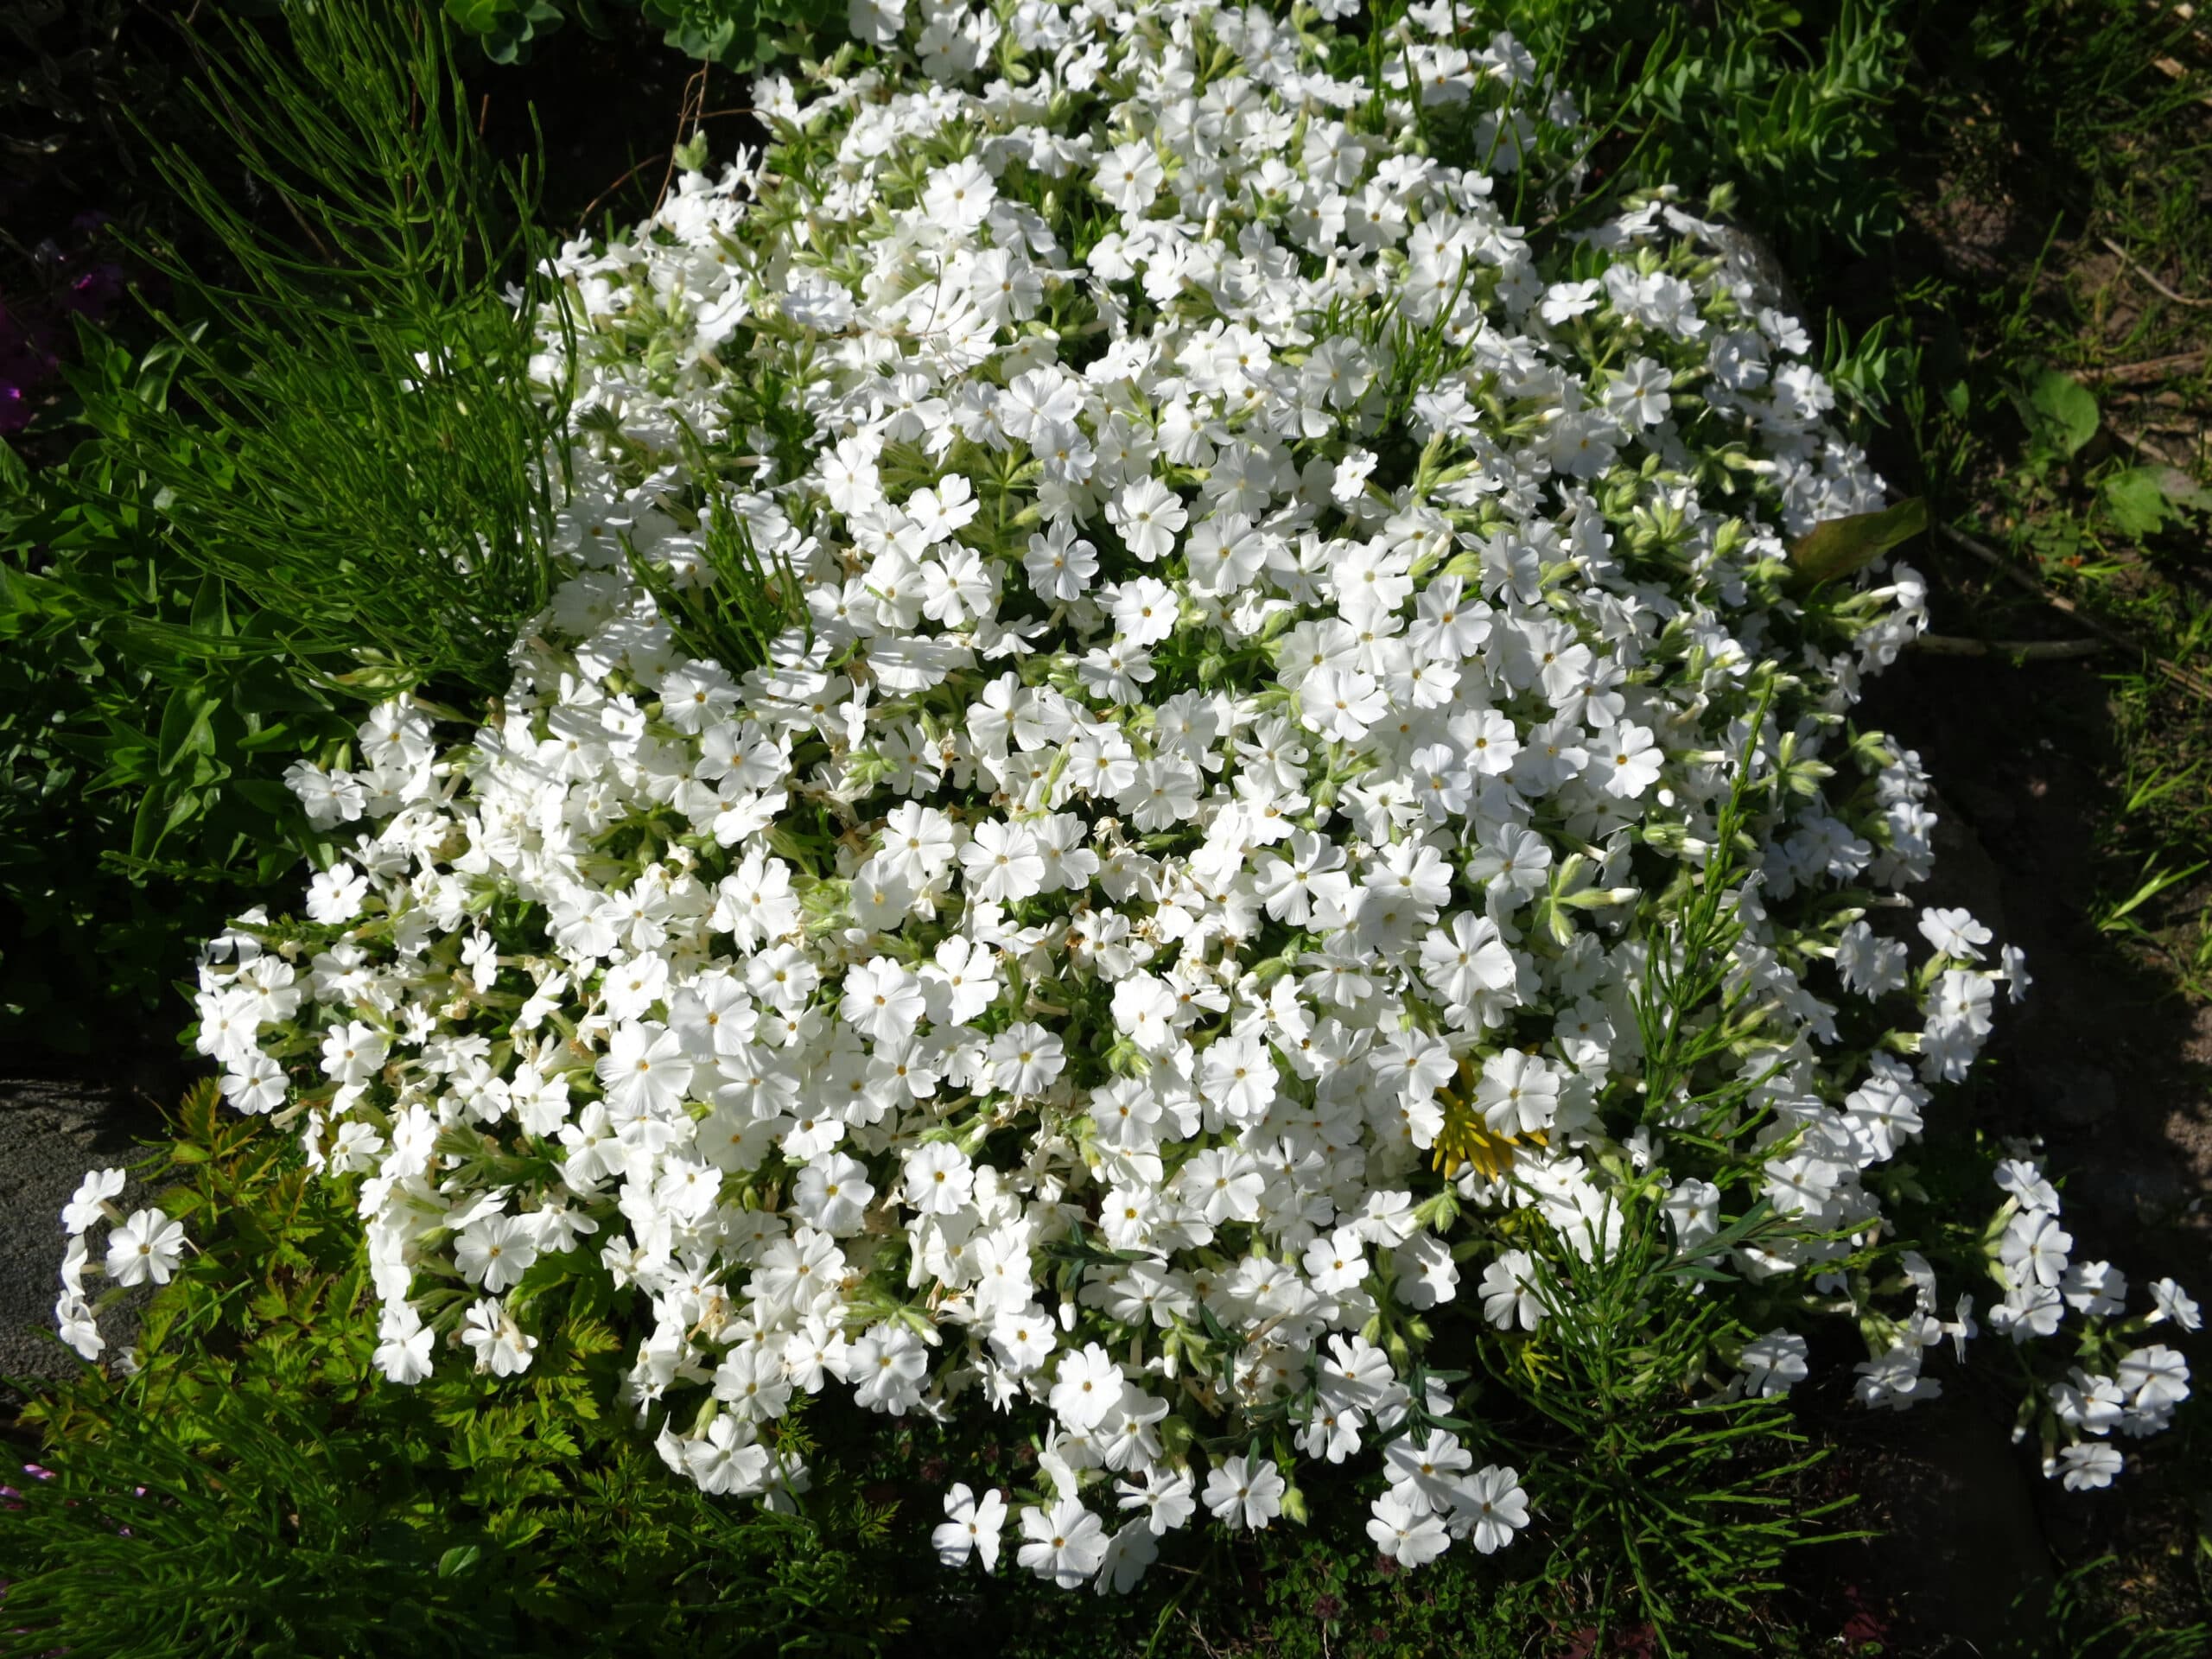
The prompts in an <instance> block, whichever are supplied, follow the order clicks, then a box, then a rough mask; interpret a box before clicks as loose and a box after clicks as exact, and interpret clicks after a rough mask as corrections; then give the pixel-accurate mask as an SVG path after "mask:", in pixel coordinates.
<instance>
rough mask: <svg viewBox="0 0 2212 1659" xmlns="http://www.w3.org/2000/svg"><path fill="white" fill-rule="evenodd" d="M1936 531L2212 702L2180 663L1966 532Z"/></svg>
mask: <svg viewBox="0 0 2212 1659" xmlns="http://www.w3.org/2000/svg"><path fill="white" fill-rule="evenodd" d="M1936 529H1937V530H1938V531H1941V532H1942V536H1943V538H1944V539H1945V540H1946V541H1948V542H1950V543H1952V544H1953V545H1955V546H1957V547H1961V548H1964V549H1965V550H1967V552H1969V553H1971V554H1973V555H1974V557H1976V558H1978V559H1980V561H1981V562H1982V563H1985V564H1986V565H1988V566H1989V567H1990V568H1991V569H1993V570H1995V571H1996V572H1997V573H1998V574H1999V575H2004V576H2008V577H2010V578H2011V579H2012V581H2014V582H2018V584H2019V585H2020V586H2021V587H2023V588H2026V589H2027V590H2028V591H2029V592H2030V593H2031V594H2034V595H2035V596H2036V597H2037V599H2040V600H2041V601H2043V602H2044V604H2046V605H2049V606H2050V607H2052V608H2053V609H2056V610H2061V611H2063V612H2065V613H2066V614H2067V615H2069V616H2070V617H2072V618H2073V619H2074V620H2075V621H2077V622H2079V623H2080V624H2081V625H2082V626H2083V627H2085V628H2087V629H2088V630H2089V632H2092V633H2097V634H2102V635H2103V636H2104V637H2105V639H2107V640H2109V641H2110V642H2111V643H2112V644H2113V645H2118V646H2119V647H2120V649H2121V650H2122V651H2132V652H2136V653H2137V654H2138V655H2139V656H2144V657H2149V658H2151V660H2152V663H2154V664H2157V666H2158V672H2159V673H2161V674H2163V675H2164V676H2165V677H2167V678H2168V679H2170V680H2171V681H2172V682H2173V683H2175V684H2176V685H2180V686H2185V687H2187V688H2188V689H2189V690H2191V691H2194V692H2195V693H2196V695H2197V696H2200V697H2202V698H2203V699H2205V701H2206V702H2212V684H2207V683H2205V682H2204V681H2203V680H2202V679H2200V678H2199V677H2197V676H2196V675H2194V674H2192V673H2190V671H2188V670H2187V669H2185V668H2183V667H2181V666H2180V665H2179V664H2176V663H2170V662H2168V661H2167V660H2166V659H2165V658H2163V657H2158V656H2153V655H2152V652H2150V650H2149V649H2148V648H2147V647H2146V646H2145V645H2142V644H2141V643H2140V642H2139V641H2137V640H2134V639H2129V638H2128V636H2127V635H2126V634H2125V633H2123V632H2120V630H2119V629H2118V628H2115V627H2113V626H2112V625H2111V624H2110V623H2108V622H2106V621H2103V620H2101V619H2099V618H2097V617H2095V616H2093V615H2091V614H2090V613H2088V612H2087V611H2085V610H2083V609H2082V607H2080V606H2078V605H2076V604H2075V602H2074V601H2072V600H2070V599H2069V598H2067V597H2066V595H2065V594H2055V593H2053V592H2052V591H2051V590H2050V587H2049V586H2048V585H2046V584H2045V583H2044V582H2043V581H2041V580H2040V579H2039V578H2037V577H2035V576H2031V575H2029V574H2028V573H2027V572H2026V571H2024V570H2023V569H2020V567H2019V566H2018V565H2017V564H2015V563H2012V560H2010V559H2008V558H2006V557H2005V556H2004V555H2003V554H2002V553H1999V551H1998V550H1996V549H1995V548H1993V547H1992V546H1990V545H1989V544H1988V543H1986V542H1978V541H1976V540H1975V539H1974V537H1971V536H1969V535H1967V533H1966V532H1965V531H1961V530H1954V529H1953V528H1952V527H1951V526H1950V525H1948V524H1938V525H1937V526H1936Z"/></svg>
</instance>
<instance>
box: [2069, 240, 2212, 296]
mask: <svg viewBox="0 0 2212 1659" xmlns="http://www.w3.org/2000/svg"><path fill="white" fill-rule="evenodd" d="M2097 240H2098V241H2100V242H2101V243H2103V244H2104V245H2105V246H2107V247H2108V248H2110V249H2111V250H2112V251H2113V252H2114V253H2116V254H2118V255H2119V256H2120V264H2123V265H2126V267H2127V268H2128V269H2129V270H2132V271H2133V272H2134V273H2135V274H2136V275H2137V276H2138V277H2141V278H2142V279H2143V280H2144V282H2145V283H2147V284H2148V285H2149V286H2150V287H2151V289H2152V290H2153V291H2154V292H2156V293H2158V294H2161V295H2163V296H2165V297H2166V298H2167V299H2170V300H2171V301H2172V302H2174V303H2175V304H2176V305H2185V306H2188V307H2189V308H2190V309H2191V310H2203V309H2206V308H2212V300H2192V299H2190V297H2189V296H2188V295H2186V294H2177V293H2175V292H2174V291H2173V289H2171V288H2168V287H2167V286H2166V285H2165V284H2164V283H2162V282H2160V281H2159V280H2158V278H2157V277H2153V276H2152V274H2151V273H2150V272H2149V271H2148V270H2145V269H2144V266H2143V264H2142V262H2141V261H2140V260H2139V259H2138V258H2136V257H2135V256H2134V255H2133V254H2132V253H2130V252H2128V251H2127V250H2126V248H2123V247H2121V246H2120V244H2119V243H2117V242H2115V241H2113V239H2112V238H2110V237H2108V236H2101V237H2099V238H2097Z"/></svg>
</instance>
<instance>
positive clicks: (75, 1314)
mask: <svg viewBox="0 0 2212 1659" xmlns="http://www.w3.org/2000/svg"><path fill="white" fill-rule="evenodd" d="M127 1180H128V1177H127V1176H126V1175H125V1173H124V1171H122V1170H119V1169H95V1170H88V1171H87V1172H86V1175H85V1179H83V1180H82V1181H80V1182H79V1183H78V1184H77V1190H76V1192H74V1193H73V1194H72V1195H71V1197H70V1199H69V1202H68V1203H67V1204H66V1205H63V1206H62V1209H61V1226H62V1229H63V1230H64V1231H65V1232H67V1234H68V1236H69V1243H68V1246H67V1249H65V1250H64V1251H63V1253H62V1257H61V1294H60V1297H59V1298H57V1299H56V1300H55V1301H54V1323H55V1324H56V1325H58V1326H59V1327H60V1332H61V1340H62V1341H64V1342H66V1343H67V1344H69V1346H70V1347H71V1348H73V1349H74V1350H75V1351H77V1353H78V1355H79V1357H82V1358H85V1359H98V1358H99V1357H100V1355H101V1354H102V1353H103V1352H105V1351H106V1348H107V1338H106V1337H105V1335H103V1334H102V1333H101V1331H100V1326H99V1313H98V1311H97V1309H96V1308H95V1307H94V1306H93V1304H92V1301H91V1300H90V1299H89V1298H87V1297H86V1294H85V1275H86V1274H87V1273H105V1274H106V1276H107V1277H108V1278H109V1279H110V1280H111V1281H113V1282H114V1283H115V1285H116V1286H117V1287H118V1289H123V1290H128V1289H130V1288H131V1287H134V1286H137V1285H143V1284H156V1285H166V1284H167V1283H168V1281H169V1275H170V1274H172V1273H174V1272H175V1271H176V1267H177V1263H178V1262H181V1261H182V1260H183V1258H184V1246H185V1237H184V1224H183V1223H182V1222H180V1221H173V1220H171V1219H170V1218H169V1217H168V1216H167V1215H166V1214H164V1213H163V1212H162V1211H160V1210H157V1209H146V1210H134V1211H131V1212H130V1215H129V1216H128V1217H126V1216H124V1213H123V1212H122V1211H121V1210H119V1209H118V1208H117V1207H116V1204H115V1200H116V1199H117V1198H119V1197H121V1196H122V1193H123V1189H124V1185H126V1183H127ZM102 1222H105V1223H106V1224H107V1229H108V1234H107V1251H106V1254H105V1257H104V1259H103V1260H102V1261H101V1262H99V1263H98V1264H95V1263H94V1262H93V1261H92V1242H91V1239H90V1237H89V1235H90V1233H91V1231H92V1229H93V1228H94V1227H96V1226H98V1225H99V1224H101V1223H102Z"/></svg>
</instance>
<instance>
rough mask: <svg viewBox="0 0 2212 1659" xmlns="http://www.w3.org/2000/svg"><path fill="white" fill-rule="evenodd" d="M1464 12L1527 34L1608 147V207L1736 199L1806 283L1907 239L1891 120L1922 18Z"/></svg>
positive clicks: (1800, 8)
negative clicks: (1653, 192)
mask: <svg viewBox="0 0 2212 1659" xmlns="http://www.w3.org/2000/svg"><path fill="white" fill-rule="evenodd" d="M1463 10H1467V11H1468V12H1469V14H1470V19H1471V27H1472V28H1473V29H1476V30H1478V32H1486V31H1487V30H1489V29H1500V28H1502V29H1510V30H1512V31H1513V33H1514V35H1516V38H1517V39H1519V40H1520V41H1522V44H1523V45H1525V46H1526V47H1528V48H1529V50H1530V51H1532V52H1533V53H1535V56H1536V59H1537V61H1538V62H1539V63H1540V64H1541V65H1542V66H1543V67H1545V69H1547V70H1548V71H1549V72H1550V73H1552V74H1553V75H1554V76H1555V77H1556V79H1557V80H1558V82H1559V83H1560V85H1561V86H1563V87H1564V88H1565V89H1566V90H1567V91H1568V92H1571V93H1572V95H1573V97H1574V98H1575V99H1577V100H1578V101H1579V102H1580V104H1581V105H1582V107H1583V110H1584V112H1585V115H1586V118H1588V119H1589V121H1590V122H1591V124H1592V126H1593V127H1594V128H1597V129H1599V130H1602V131H1603V132H1605V134H1606V137H1605V141H1604V142H1603V143H1601V144H1600V145H1599V147H1598V148H1597V149H1596V150H1595V151H1594V152H1593V153H1592V157H1591V159H1592V162H1593V163H1594V164H1595V165H1596V166H1598V167H1599V168H1600V169H1601V173H1600V177H1601V181H1602V183H1603V185H1604V190H1603V193H1602V195H1601V196H1600V198H1599V200H1605V199H1612V198H1617V197H1618V195H1619V194H1624V193H1626V192H1629V191H1633V190H1637V189H1643V188H1649V187H1650V186H1652V185H1655V184H1661V183H1673V184H1676V185H1679V186H1680V187H1681V188H1683V189H1684V190H1685V191H1687V192H1688V193H1689V194H1690V195H1691V198H1692V200H1695V199H1696V198H1697V197H1698V196H1700V195H1702V194H1709V193H1711V192H1712V191H1713V190H1714V189H1715V188H1721V187H1726V188H1728V189H1729V190H1731V191H1732V192H1733V193H1734V194H1735V195H1736V199H1737V200H1738V203H1739V204H1740V211H1741V213H1742V214H1743V217H1744V218H1745V220H1746V221H1748V222H1749V223H1751V224H1752V225H1754V226H1758V228H1759V230H1760V231H1761V232H1764V234H1765V235H1766V236H1767V237H1768V238H1770V240H1771V241H1772V242H1773V243H1774V244H1775V245H1776V247H1777V251H1779V252H1780V253H1781V254H1782V255H1783V259H1784V262H1785V264H1787V265H1788V266H1789V267H1790V268H1791V269H1792V270H1802V269H1804V268H1805V267H1807V266H1808V265H1810V264H1814V263H1815V261H1817V260H1819V259H1821V258H1823V257H1832V256H1833V255H1834V253H1836V252H1838V251H1844V250H1849V251H1865V250H1866V249H1868V248H1870V247H1872V246H1873V245H1876V244H1878V242H1879V241H1880V240H1881V239H1882V238H1885V236H1887V235H1889V234H1891V232H1894V231H1895V230H1896V229H1897V225H1898V223H1899V219H1898V214H1897V191H1896V187H1895V184H1894V181H1893V179H1892V178H1891V175H1890V171H1889V169H1888V168H1887V167H1886V166H1885V162H1886V161H1887V159H1888V157H1889V156H1890V155H1891V151H1892V148H1893V145H1894V142H1895V141H1894V130H1893V126H1892V124H1891V118H1890V113H1889V110H1890V105H1891V102H1892V101H1893V100H1894V99H1896V98H1897V95H1898V93H1899V92H1900V91H1901V90H1902V89H1903V87H1904V84H1905V80H1906V77H1907V74H1908V73H1909V70H1910V54H1909V48H1908V39H1907V35H1906V32H1905V29H1904V26H1903V25H1904V14H1905V11H1906V10H1907V9H1906V8H1905V7H1904V6H1902V5H1899V4H1897V3H1893V0H1805V3H1802V4H1796V3H1777V0H1755V3H1750V4H1729V5H1721V6H1713V7H1694V8H1693V7H1686V6H1682V5H1680V4H1677V3H1673V0H1486V3H1480V4H1477V5H1475V6H1473V7H1471V8H1463ZM1583 211H1584V213H1590V212H1595V211H1600V210H1599V209H1598V208H1596V207H1592V208H1586V209H1584V210H1583Z"/></svg>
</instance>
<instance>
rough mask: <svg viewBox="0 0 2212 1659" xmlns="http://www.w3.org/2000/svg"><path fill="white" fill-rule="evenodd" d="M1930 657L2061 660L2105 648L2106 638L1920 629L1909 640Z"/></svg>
mask: <svg viewBox="0 0 2212 1659" xmlns="http://www.w3.org/2000/svg"><path fill="white" fill-rule="evenodd" d="M1911 644H1912V648H1913V649H1914V650H1915V651H1923V652H1927V653H1928V654H1929V656H1930V657H2009V658H2012V659H2013V660H2014V661H2016V662H2023V663H2039V662H2056V661H2063V660H2064V659H2065V658H2069V657H2094V656H2095V655H2096V654H2097V653H2098V652H2101V651H2109V650H2110V649H2111V648H2112V642H2111V641H2110V640H2108V639H1964V638H1961V636H1960V635H1958V634H1955V633H1923V634H1919V635H1916V637H1915V638H1914V639H1913V640H1912V642H1911Z"/></svg>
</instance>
